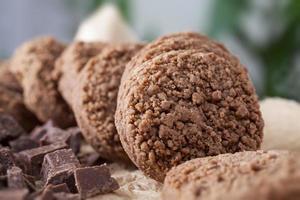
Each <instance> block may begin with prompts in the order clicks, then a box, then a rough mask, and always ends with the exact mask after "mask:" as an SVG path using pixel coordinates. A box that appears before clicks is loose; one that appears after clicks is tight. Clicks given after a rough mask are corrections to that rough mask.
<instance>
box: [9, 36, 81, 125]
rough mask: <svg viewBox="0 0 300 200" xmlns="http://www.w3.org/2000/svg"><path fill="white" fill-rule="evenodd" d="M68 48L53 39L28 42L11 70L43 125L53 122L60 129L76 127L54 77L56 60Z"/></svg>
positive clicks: (21, 49) (28, 103)
mask: <svg viewBox="0 0 300 200" xmlns="http://www.w3.org/2000/svg"><path fill="white" fill-rule="evenodd" d="M64 48H65V46H64V45H63V44H61V43H59V42H58V41H56V40H55V39H53V38H51V37H42V38H37V39H34V40H32V41H29V42H26V43H25V44H23V45H22V46H21V47H19V48H18V49H17V50H16V52H15V54H14V56H13V58H12V63H11V69H12V71H13V73H14V74H15V75H16V77H17V79H18V80H19V82H20V84H21V86H22V88H23V91H24V102H25V105H26V106H27V108H28V109H29V110H31V111H32V112H33V113H35V114H36V116H37V117H38V119H39V120H41V121H42V122H46V121H48V120H50V119H51V120H53V122H54V123H55V124H56V125H58V126H60V127H69V126H72V125H74V124H75V118H74V116H73V113H72V111H71V110H70V108H69V107H68V105H67V104H66V103H65V101H64V100H63V99H62V97H61V95H60V94H59V92H58V91H57V80H56V79H55V78H54V77H53V76H52V73H53V71H54V63H55V60H56V59H57V58H58V57H59V56H60V54H61V53H62V51H63V50H64Z"/></svg>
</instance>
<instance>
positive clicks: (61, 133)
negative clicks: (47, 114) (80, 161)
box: [40, 127, 81, 153]
mask: <svg viewBox="0 0 300 200" xmlns="http://www.w3.org/2000/svg"><path fill="white" fill-rule="evenodd" d="M56 141H61V142H65V143H66V144H68V145H69V147H70V148H71V149H72V150H73V151H74V153H78V152H79V150H80V141H81V134H80V131H79V130H78V128H77V127H75V128H70V129H68V130H62V129H60V128H57V127H51V128H49V129H48V130H47V132H46V134H45V135H44V136H43V137H42V138H41V139H40V143H41V145H47V144H52V143H55V142H56Z"/></svg>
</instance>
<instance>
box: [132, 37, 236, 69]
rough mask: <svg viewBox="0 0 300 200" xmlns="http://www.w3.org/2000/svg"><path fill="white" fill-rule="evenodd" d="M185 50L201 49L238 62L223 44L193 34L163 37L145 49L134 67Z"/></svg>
mask: <svg viewBox="0 0 300 200" xmlns="http://www.w3.org/2000/svg"><path fill="white" fill-rule="evenodd" d="M184 49H187V50H191V49H199V50H200V51H201V52H208V53H209V52H214V53H215V54H217V55H219V56H222V57H225V58H227V59H228V60H231V61H233V62H238V60H237V58H236V57H235V56H233V55H232V54H230V53H229V51H228V50H227V49H226V48H225V47H224V46H223V45H222V44H220V43H218V42H216V41H213V40H210V39H209V38H208V37H206V36H204V35H201V34H198V33H193V32H183V33H174V34H170V35H166V36H162V37H160V38H158V39H157V40H155V41H154V42H152V43H150V44H149V45H147V46H146V47H145V48H143V49H142V50H141V51H140V52H139V53H138V54H137V55H136V56H135V58H133V59H132V62H134V63H133V65H140V64H142V63H143V62H145V61H147V60H151V59H153V58H154V57H155V56H158V55H160V54H162V53H167V52H170V51H175V50H184Z"/></svg>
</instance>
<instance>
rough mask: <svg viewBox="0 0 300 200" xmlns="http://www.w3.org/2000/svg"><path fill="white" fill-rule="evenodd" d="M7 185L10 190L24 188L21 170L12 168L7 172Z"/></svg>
mask: <svg viewBox="0 0 300 200" xmlns="http://www.w3.org/2000/svg"><path fill="white" fill-rule="evenodd" d="M7 185H8V187H9V188H12V189H22V188H26V185H25V181H24V177H23V172H22V169H20V168H19V167H15V166H14V167H11V168H10V169H8V170H7Z"/></svg>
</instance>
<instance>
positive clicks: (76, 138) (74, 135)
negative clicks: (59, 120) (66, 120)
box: [67, 127, 82, 154]
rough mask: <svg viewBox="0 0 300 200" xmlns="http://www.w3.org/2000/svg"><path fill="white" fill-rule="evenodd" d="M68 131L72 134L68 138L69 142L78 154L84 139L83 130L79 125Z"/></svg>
mask: <svg viewBox="0 0 300 200" xmlns="http://www.w3.org/2000/svg"><path fill="white" fill-rule="evenodd" d="M67 132H68V133H70V134H71V136H70V137H69V138H68V140H67V144H69V146H70V148H71V149H72V150H73V152H74V153H75V154H78V153H79V151H80V146H81V140H82V134H81V130H80V128H78V127H71V128H68V129H67Z"/></svg>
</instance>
